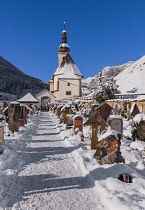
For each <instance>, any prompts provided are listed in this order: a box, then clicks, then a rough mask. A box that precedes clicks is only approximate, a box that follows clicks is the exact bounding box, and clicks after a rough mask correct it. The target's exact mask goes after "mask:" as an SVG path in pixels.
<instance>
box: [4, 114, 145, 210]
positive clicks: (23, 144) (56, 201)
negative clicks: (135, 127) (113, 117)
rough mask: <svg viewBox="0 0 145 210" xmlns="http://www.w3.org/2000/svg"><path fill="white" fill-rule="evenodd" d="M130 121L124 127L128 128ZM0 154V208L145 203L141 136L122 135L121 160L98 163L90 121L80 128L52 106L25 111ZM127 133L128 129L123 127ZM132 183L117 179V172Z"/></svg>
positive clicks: (130, 209)
mask: <svg viewBox="0 0 145 210" xmlns="http://www.w3.org/2000/svg"><path fill="white" fill-rule="evenodd" d="M129 126H130V125H129V123H128V121H126V120H125V121H124V130H126V131H127V130H128V133H129V132H130V128H129ZM8 133H9V130H8V127H6V128H5V142H6V143H5V146H3V149H4V153H3V155H1V156H0V173H1V174H0V179H1V188H0V208H1V209H26V210H27V209H32V210H34V209H44V210H45V209H54V210H60V209H63V210H68V209H71V210H76V209H79V210H88V209H89V210H95V209H98V210H122V209H125V210H134V209H135V210H140V209H145V200H144V198H145V168H144V164H143V159H142V150H143V148H144V147H145V142H143V141H139V140H137V141H135V142H133V141H131V140H127V138H125V137H124V138H123V139H122V140H121V147H120V149H121V153H122V156H123V157H124V158H125V164H123V163H119V164H111V165H109V164H106V165H100V164H99V163H98V162H97V161H96V159H95V158H94V152H95V151H94V150H90V136H91V128H90V126H85V127H84V128H83V133H84V140H85V141H84V142H82V141H81V140H80V136H79V133H78V134H76V135H73V136H72V130H71V129H67V130H66V129H65V125H63V124H60V123H59V118H58V117H57V116H56V115H55V114H53V113H51V112H46V113H45V112H42V113H41V112H40V113H39V114H38V116H37V115H29V120H28V124H27V125H24V126H23V127H20V129H19V132H17V133H16V132H15V133H14V134H11V136H8V135H7V134H8ZM126 133H127V132H126ZM121 174H123V175H124V176H125V175H126V174H127V175H129V176H131V177H132V183H126V182H122V181H120V180H119V179H118V178H119V177H120V175H121Z"/></svg>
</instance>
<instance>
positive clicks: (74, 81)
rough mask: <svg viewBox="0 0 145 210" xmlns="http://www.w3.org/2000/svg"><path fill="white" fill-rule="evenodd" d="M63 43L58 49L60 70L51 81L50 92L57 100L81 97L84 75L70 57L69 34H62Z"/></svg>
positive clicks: (64, 31) (58, 69)
mask: <svg viewBox="0 0 145 210" xmlns="http://www.w3.org/2000/svg"><path fill="white" fill-rule="evenodd" d="M61 35H62V36H61V38H62V43H61V44H60V46H59V48H58V68H57V69H56V71H55V73H54V74H53V77H52V79H51V80H50V81H49V87H50V92H51V93H53V95H54V96H55V97H56V100H61V99H68V98H70V99H71V98H72V99H73V98H74V97H80V96H81V94H82V93H81V80H82V78H83V75H82V74H81V72H80V71H79V69H78V67H77V65H76V64H75V62H74V61H73V59H72V57H71V55H70V47H69V45H68V44H67V38H68V37H67V32H66V30H65V24H64V30H63V31H62V33H61Z"/></svg>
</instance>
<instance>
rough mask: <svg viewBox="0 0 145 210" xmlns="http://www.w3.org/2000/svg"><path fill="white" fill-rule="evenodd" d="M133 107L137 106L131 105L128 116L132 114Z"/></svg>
mask: <svg viewBox="0 0 145 210" xmlns="http://www.w3.org/2000/svg"><path fill="white" fill-rule="evenodd" d="M135 105H137V104H136V103H133V104H132V106H131V109H130V111H129V115H131V114H132V112H133V109H134V107H135Z"/></svg>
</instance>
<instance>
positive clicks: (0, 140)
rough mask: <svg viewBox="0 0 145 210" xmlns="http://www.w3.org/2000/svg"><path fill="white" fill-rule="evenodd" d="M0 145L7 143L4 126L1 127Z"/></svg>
mask: <svg viewBox="0 0 145 210" xmlns="http://www.w3.org/2000/svg"><path fill="white" fill-rule="evenodd" d="M0 144H5V141H4V126H0Z"/></svg>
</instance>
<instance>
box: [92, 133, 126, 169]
mask: <svg viewBox="0 0 145 210" xmlns="http://www.w3.org/2000/svg"><path fill="white" fill-rule="evenodd" d="M120 138H121V134H119V133H118V135H117V138H116V137H115V136H114V135H110V136H107V137H106V138H105V139H103V140H101V141H98V142H97V147H96V153H95V155H94V157H95V158H96V159H97V160H98V162H99V163H100V164H101V165H103V164H114V163H121V162H123V163H124V159H123V158H122V156H121V152H120V145H121V142H120Z"/></svg>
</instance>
